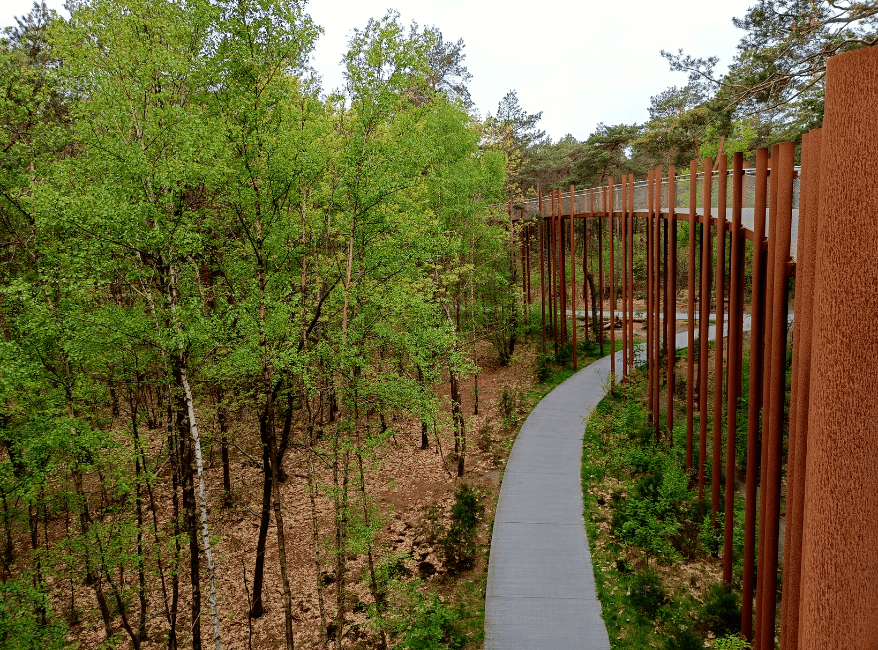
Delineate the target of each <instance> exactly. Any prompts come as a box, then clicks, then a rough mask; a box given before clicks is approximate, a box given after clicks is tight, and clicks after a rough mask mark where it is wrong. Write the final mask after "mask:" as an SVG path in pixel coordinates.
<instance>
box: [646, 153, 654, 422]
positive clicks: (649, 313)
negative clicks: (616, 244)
mask: <svg viewBox="0 0 878 650" xmlns="http://www.w3.org/2000/svg"><path fill="white" fill-rule="evenodd" d="M654 173H655V172H653V170H652V169H650V170H649V171H648V172H647V176H646V178H647V181H646V182H647V186H646V196H647V216H646V374H647V378H648V381H647V390H648V392H649V397H648V399H647V408H648V410H649V421H650V423H652V421H653V417H654V414H655V403H654V402H653V394H654V393H653V389H652V385H653V382H654V381H655V354H654V353H653V349H652V337H653V299H654V296H653V293H652V291H653V290H652V287H653V279H652V278H653V270H652V266H653V258H652V248H653V246H652V238H653V234H652V230H653V227H652V222H653V175H654Z"/></svg>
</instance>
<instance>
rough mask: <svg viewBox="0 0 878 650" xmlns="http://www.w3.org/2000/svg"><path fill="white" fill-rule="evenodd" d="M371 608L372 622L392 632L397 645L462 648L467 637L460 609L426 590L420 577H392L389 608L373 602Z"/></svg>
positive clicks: (415, 649)
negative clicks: (382, 607) (405, 578)
mask: <svg viewBox="0 0 878 650" xmlns="http://www.w3.org/2000/svg"><path fill="white" fill-rule="evenodd" d="M369 612H370V618H371V620H372V624H373V625H375V626H376V627H379V628H382V629H385V630H386V631H388V632H389V633H390V636H391V638H392V639H393V640H394V642H395V644H394V646H393V647H395V648H405V649H407V650H447V649H449V648H451V649H454V648H461V647H463V646H464V645H465V644H466V641H467V637H466V635H465V634H464V633H463V632H462V631H461V629H460V625H459V622H460V612H459V611H458V610H456V609H452V608H451V607H448V606H447V605H446V604H445V603H443V602H442V600H441V599H440V598H439V597H438V596H437V595H436V594H432V593H429V592H425V591H424V590H423V589H422V583H421V581H420V580H414V581H412V582H405V581H402V580H391V581H390V582H389V583H388V590H387V608H386V611H385V612H379V611H378V610H377V609H376V608H375V607H374V606H373V607H370V608H369Z"/></svg>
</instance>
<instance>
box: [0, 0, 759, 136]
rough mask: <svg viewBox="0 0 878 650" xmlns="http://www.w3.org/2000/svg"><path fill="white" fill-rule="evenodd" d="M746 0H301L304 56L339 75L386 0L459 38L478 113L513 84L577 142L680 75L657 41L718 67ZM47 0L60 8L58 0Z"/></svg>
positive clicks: (525, 102)
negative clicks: (313, 41)
mask: <svg viewBox="0 0 878 650" xmlns="http://www.w3.org/2000/svg"><path fill="white" fill-rule="evenodd" d="M754 2H755V0H728V1H726V2H721V3H720V2H715V3H714V2H703V1H702V0H697V1H696V0H676V2H673V3H667V2H664V3H662V2H656V1H655V0H627V1H626V2H582V1H580V2H572V3H560V2H556V1H554V0H544V1H543V2H539V1H537V2H524V1H522V0H504V1H503V2H499V1H497V0H384V1H383V2H364V1H363V0H332V1H331V2H319V1H315V2H311V3H309V4H308V6H307V7H306V11H307V12H308V13H309V14H311V17H312V18H313V19H314V21H315V22H316V23H317V24H318V25H321V26H322V27H323V30H324V34H323V36H321V38H320V40H319V41H318V43H317V47H316V50H315V52H314V55H313V57H312V65H313V66H314V67H315V68H316V69H317V71H318V72H319V73H320V74H321V75H322V76H323V87H324V89H327V90H329V89H333V88H337V87H341V85H342V83H343V80H342V69H341V65H340V60H341V57H342V54H343V53H344V51H345V50H346V49H347V42H348V38H349V37H350V34H351V30H352V29H353V28H356V27H360V28H361V27H363V26H365V24H366V22H367V21H368V19H369V18H370V17H376V18H379V17H381V16H383V15H384V14H385V12H386V11H387V8H388V6H391V7H393V8H394V9H396V10H398V11H399V12H400V14H401V19H402V21H403V22H404V23H405V24H408V23H410V22H411V21H412V20H414V21H417V22H418V24H419V25H421V26H424V25H432V26H435V27H437V28H438V29H439V30H440V31H441V32H442V35H443V37H444V38H445V40H447V41H448V40H451V41H457V39H459V38H462V39H463V41H464V43H465V44H466V47H465V49H464V52H465V53H466V61H465V63H466V65H467V67H468V68H469V71H470V72H471V73H472V75H473V79H472V81H471V82H470V92H471V93H472V97H473V100H474V102H475V104H476V106H477V107H478V110H479V112H480V114H481V115H482V116H484V115H485V114H486V113H488V112H490V113H495V112H496V111H497V104H498V102H499V101H500V99H501V98H502V97H503V95H505V94H506V92H507V91H509V90H510V89H515V90H516V91H518V97H519V100H520V103H521V106H522V107H523V108H524V110H526V111H527V112H529V113H536V112H538V111H542V112H543V119H542V121H541V122H540V124H539V127H540V128H542V129H545V130H546V132H547V133H548V134H549V135H550V136H551V137H552V138H553V139H554V140H557V139H559V138H561V137H563V136H564V135H565V134H567V133H572V134H573V135H574V136H575V137H576V138H577V139H580V140H582V139H585V138H586V137H588V135H589V134H590V133H592V132H593V131H594V127H595V125H596V124H597V123H598V122H604V123H605V124H619V123H632V122H643V121H645V119H646V118H647V117H648V114H647V107H648V106H649V98H650V97H651V96H652V95H655V94H657V93H659V92H661V91H662V90H664V89H665V88H667V87H668V86H671V85H682V84H685V83H686V76H685V75H683V74H679V73H671V72H670V71H669V70H668V65H667V62H666V61H665V59H663V58H662V57H661V56H660V55H659V51H660V50H662V49H665V50H672V51H676V50H677V49H678V48H681V47H682V48H685V50H686V51H687V52H688V53H691V54H694V55H698V56H709V55H717V56H719V57H720V65H721V68H722V69H725V66H726V65H728V63H730V62H731V60H732V57H733V56H734V53H735V46H736V45H737V43H738V41H739V40H740V38H741V36H742V35H743V32H742V31H740V30H738V29H735V27H734V26H733V25H732V17H733V16H743V15H744V12H745V11H746V10H747V7H748V6H749V5H750V4H753V3H754ZM385 3H386V4H385ZM47 4H49V6H51V7H54V8H57V9H60V8H61V6H62V1H61V0H49V1H48V2H47ZM31 5H32V1H31V0H0V24H2V25H10V24H12V23H13V16H15V15H21V14H24V13H27V11H28V10H29V8H30V6H31Z"/></svg>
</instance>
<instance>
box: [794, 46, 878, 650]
mask: <svg viewBox="0 0 878 650" xmlns="http://www.w3.org/2000/svg"><path fill="white" fill-rule="evenodd" d="M876 104H878V48H875V47H870V48H865V49H861V50H855V51H853V52H849V53H846V54H842V55H839V56H836V57H833V58H831V59H829V63H828V65H827V69H826V108H825V113H824V119H823V133H822V142H821V164H820V168H821V171H820V203H819V206H820V207H819V221H818V225H817V233H818V234H817V242H818V243H817V269H816V274H815V276H814V317H813V318H814V320H813V328H814V329H813V339H812V344H811V345H812V352H811V387H810V393H809V399H808V402H809V405H810V413H809V414H808V451H807V458H806V468H807V469H806V474H805V476H806V480H805V506H804V513H805V514H804V522H805V525H804V531H803V532H804V535H803V540H802V578H801V580H802V588H801V600H802V602H801V611H800V621H801V622H800V624H799V647H800V648H801V649H802V650H814V649H816V648H829V647H833V648H876V647H878V535H876V533H875V523H876V521H878V472H876V471H875V459H876V458H878V399H876V395H875V392H876V391H875V388H876V386H878V364H876V362H875V358H876V355H878V330H876V328H875V323H874V314H876V313H878V254H876V244H875V242H876V241H878V220H876V215H878V194H876V188H875V166H874V161H875V160H876V159H878V113H876V111H875V106H876ZM839 323H844V332H843V334H842V335H840V332H839V331H838V324H839Z"/></svg>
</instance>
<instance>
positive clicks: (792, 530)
mask: <svg viewBox="0 0 878 650" xmlns="http://www.w3.org/2000/svg"><path fill="white" fill-rule="evenodd" d="M821 145H822V130H821V129H813V130H812V131H810V132H809V133H806V134H804V135H803V136H802V172H801V177H800V178H801V185H800V188H801V189H800V192H799V197H800V198H799V244H798V247H797V255H796V258H797V259H796V312H797V316H796V321H795V333H794V339H793V350H794V356H793V374H794V375H795V376H797V378H798V381H797V390H796V392H794V393H793V394H792V395H791V396H790V400H791V401H792V400H795V402H796V413H795V420H794V421H793V419H792V418H793V415H792V413H791V414H790V432H791V434H792V433H793V432H795V435H794V443H793V444H792V445H791V448H790V460H789V462H788V464H787V467H788V469H787V497H786V503H787V507H786V512H787V514H786V520H785V529H786V538H785V540H784V571H783V594H784V597H783V599H782V601H781V604H782V612H781V619H780V620H781V647H783V648H798V647H799V623H800V603H801V598H800V596H801V575H802V531H803V526H804V521H803V519H804V509H805V475H806V474H805V468H806V464H807V443H808V410H809V409H808V398H809V392H810V384H811V357H812V354H811V350H812V340H813V336H812V335H813V331H814V275H815V271H816V253H817V228H818V225H817V224H818V216H817V215H818V210H819V203H820V154H821V148H822V147H821Z"/></svg>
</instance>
